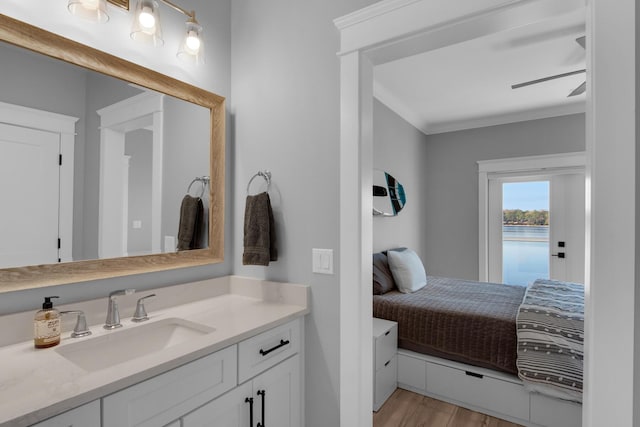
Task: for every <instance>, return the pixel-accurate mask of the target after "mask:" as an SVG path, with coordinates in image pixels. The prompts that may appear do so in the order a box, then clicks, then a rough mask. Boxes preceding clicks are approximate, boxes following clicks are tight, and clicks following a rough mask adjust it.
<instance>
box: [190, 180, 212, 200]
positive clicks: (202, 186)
mask: <svg viewBox="0 0 640 427" xmlns="http://www.w3.org/2000/svg"><path fill="white" fill-rule="evenodd" d="M209 181H211V178H210V177H208V176H198V177H196V178H194V179H193V181H191V184H189V187H188V188H187V194H188V195H190V196H191V187H192V186H193V184H195V183H196V182H199V183H200V185H201V188H200V195H199V196H198V197H200V198H202V196H204V190H205V188H206V186H207V185H208V184H209ZM191 197H194V196H191Z"/></svg>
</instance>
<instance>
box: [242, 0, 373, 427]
mask: <svg viewBox="0 0 640 427" xmlns="http://www.w3.org/2000/svg"><path fill="white" fill-rule="evenodd" d="M371 3H373V1H366V0H325V1H313V2H311V1H297V0H272V1H268V2H265V1H262V0H233V2H232V17H233V23H232V52H233V58H232V60H233V61H232V70H233V87H232V93H233V97H232V101H233V102H232V103H231V105H230V107H231V113H232V114H233V121H232V122H231V132H233V134H234V140H235V145H234V151H233V153H231V155H232V156H233V157H234V158H235V165H236V168H235V188H236V195H237V200H236V203H235V205H234V215H233V218H232V222H233V227H234V240H235V245H236V246H235V250H234V272H235V273H237V274H240V275H248V276H253V277H265V278H268V279H273V280H286V281H291V282H297V283H305V284H309V285H311V288H312V289H311V294H312V297H311V304H312V307H311V314H310V315H309V316H308V317H307V321H306V338H305V339H306V343H305V351H306V366H307V370H306V380H305V381H306V396H305V400H306V419H307V421H306V426H307V427H315V426H321V427H326V426H338V425H339V334H340V323H339V321H340V319H339V292H338V283H339V282H338V277H337V275H320V274H313V273H312V272H311V249H312V248H329V249H334V261H335V264H334V271H338V268H339V266H338V265H337V259H338V254H337V248H338V236H339V230H338V209H339V203H338V201H339V195H338V152H339V139H340V132H339V129H340V104H339V87H340V81H339V61H338V58H337V56H336V52H337V51H338V49H339V37H338V31H337V29H336V28H335V27H334V25H333V22H332V21H333V19H334V18H337V17H339V16H342V15H345V14H347V13H349V12H352V11H355V10H357V9H359V8H361V7H364V6H366V5H368V4H371ZM262 169H269V170H270V171H271V172H272V174H273V184H272V187H271V191H270V194H271V200H272V203H273V207H274V216H275V219H276V227H277V228H278V231H277V238H278V251H279V259H278V261H277V262H274V263H272V264H271V265H270V266H269V267H255V266H243V265H242V235H243V234H242V224H243V215H244V202H245V194H246V185H247V182H248V180H249V178H250V177H251V176H252V175H253V174H255V173H256V172H257V171H258V170H262ZM252 188H253V190H254V191H255V190H257V189H259V188H260V187H259V186H258V185H257V183H255V182H254V186H252Z"/></svg>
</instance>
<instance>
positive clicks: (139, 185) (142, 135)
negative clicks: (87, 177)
mask: <svg viewBox="0 0 640 427" xmlns="http://www.w3.org/2000/svg"><path fill="white" fill-rule="evenodd" d="M124 153H125V155H127V156H130V158H129V202H128V204H129V206H128V207H129V212H128V224H127V229H128V231H127V238H128V241H127V253H128V254H129V255H146V254H150V253H151V191H149V189H150V188H151V170H152V167H151V166H152V164H153V162H150V161H149V159H150V158H151V156H153V133H152V132H151V131H149V130H147V129H137V130H134V131H131V132H127V133H126V134H125V142H124ZM133 221H140V222H141V223H142V228H133Z"/></svg>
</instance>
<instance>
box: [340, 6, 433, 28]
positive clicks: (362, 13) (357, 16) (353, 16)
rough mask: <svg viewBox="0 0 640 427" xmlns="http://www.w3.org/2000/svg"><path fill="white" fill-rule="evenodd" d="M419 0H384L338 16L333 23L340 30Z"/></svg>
mask: <svg viewBox="0 0 640 427" xmlns="http://www.w3.org/2000/svg"><path fill="white" fill-rule="evenodd" d="M419 1H421V0H384V1H381V2H378V3H374V4H372V5H371V6H368V7H365V8H363V9H360V10H357V11H355V12H353V13H350V14H348V15H344V16H341V17H339V18H336V19H334V20H333V24H334V25H335V26H336V27H337V28H338V29H339V30H343V29H345V28H348V27H351V26H353V25H356V24H359V23H361V22H364V21H368V20H370V19H372V18H376V17H378V16H381V15H384V14H386V13H389V12H391V11H393V10H396V9H400V8H402V7H405V6H408V5H410V4H412V3H416V2H419Z"/></svg>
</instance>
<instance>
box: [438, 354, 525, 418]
mask: <svg viewBox="0 0 640 427" xmlns="http://www.w3.org/2000/svg"><path fill="white" fill-rule="evenodd" d="M474 375H475V374H474V373H473V372H469V371H463V370H459V369H454V368H450V367H448V366H443V365H439V364H436V363H430V362H427V391H428V392H429V393H434V394H437V395H440V396H443V397H447V398H450V399H453V400H457V401H459V402H470V403H471V402H472V403H473V405H475V406H479V407H481V408H484V409H487V410H490V411H495V412H499V413H501V414H505V415H509V416H512V417H515V418H520V419H522V420H528V419H529V393H528V392H527V391H526V390H525V389H524V387H523V386H522V385H520V384H515V383H511V382H508V381H503V380H499V379H495V378H491V377H488V376H483V377H481V378H479V377H477V376H474Z"/></svg>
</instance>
